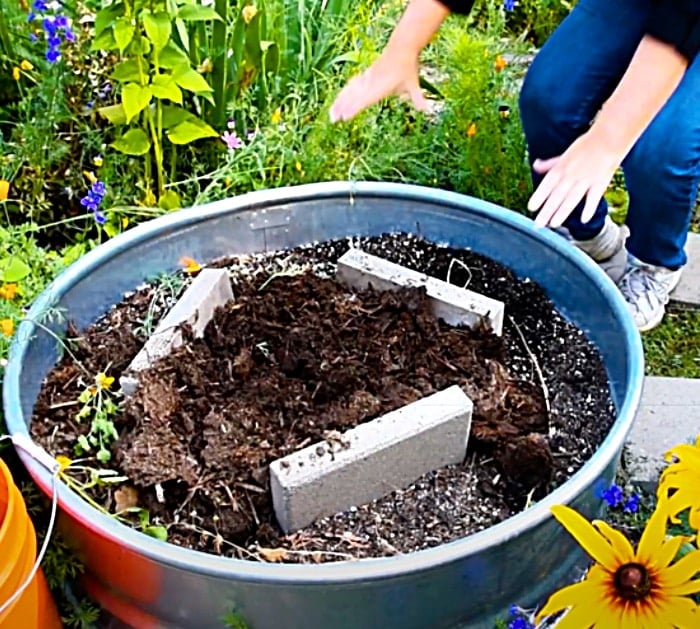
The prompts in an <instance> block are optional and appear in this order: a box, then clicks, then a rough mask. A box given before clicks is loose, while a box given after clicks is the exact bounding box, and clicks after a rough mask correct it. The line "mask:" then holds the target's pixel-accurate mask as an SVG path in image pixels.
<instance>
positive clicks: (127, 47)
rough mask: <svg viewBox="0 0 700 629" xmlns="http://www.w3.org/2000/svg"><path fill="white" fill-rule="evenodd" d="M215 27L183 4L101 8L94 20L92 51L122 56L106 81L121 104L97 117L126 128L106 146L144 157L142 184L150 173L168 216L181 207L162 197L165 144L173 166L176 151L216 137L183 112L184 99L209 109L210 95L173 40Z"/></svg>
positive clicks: (131, 1)
mask: <svg viewBox="0 0 700 629" xmlns="http://www.w3.org/2000/svg"><path fill="white" fill-rule="evenodd" d="M220 19H221V18H220V16H219V15H218V14H217V13H216V12H215V11H214V10H213V9H212V8H210V7H205V6H202V5H199V4H196V3H192V2H188V1H187V0H177V1H176V2H174V1H172V0H160V1H157V2H146V1H145V0H125V1H124V2H117V3H115V4H112V5H108V6H106V7H105V8H103V9H102V10H100V12H99V13H98V14H97V16H96V18H95V39H94V41H93V45H92V48H93V50H103V51H107V52H115V53H117V54H118V55H119V62H118V63H117V64H116V65H115V67H114V70H113V72H112V77H111V78H112V79H113V81H115V82H117V83H118V84H119V93H120V97H121V102H120V103H119V104H116V105H109V106H106V107H101V108H100V109H99V112H100V114H101V115H102V116H104V117H105V118H106V119H107V120H109V121H110V122H111V123H112V124H114V125H117V126H120V127H121V126H124V125H127V126H128V127H129V128H128V129H127V130H126V131H124V132H123V133H122V134H121V135H120V136H119V137H117V138H116V139H115V140H114V141H113V142H112V144H111V146H112V147H113V148H114V149H116V150H117V151H120V152H122V153H125V154H127V155H133V156H145V157H146V170H145V176H146V181H147V182H150V181H151V166H153V169H154V170H155V174H156V180H157V184H156V192H157V196H158V199H159V204H160V205H161V207H164V208H166V209H171V208H172V207H177V205H178V203H179V200H178V199H177V198H176V196H175V193H174V192H171V193H168V194H166V189H165V188H166V180H165V170H164V156H163V150H164V145H163V139H164V137H166V138H167V139H168V140H169V141H170V143H171V145H172V150H171V156H172V159H173V160H175V156H176V151H175V147H176V146H178V145H183V144H189V143H191V142H194V141H196V140H200V139H203V138H210V137H217V136H218V134H217V132H216V131H215V130H214V129H213V128H212V127H211V126H210V125H209V124H207V123H206V122H205V121H204V120H202V118H201V117H199V116H197V115H195V114H194V113H192V112H190V111H189V110H188V109H187V108H186V107H185V106H184V105H185V101H186V98H187V95H189V96H190V97H192V98H193V101H194V105H199V106H200V107H201V100H202V99H203V100H207V101H209V102H211V103H213V98H212V92H213V90H212V88H211V86H210V85H209V83H208V82H207V80H206V79H205V78H204V76H203V75H202V74H201V73H200V72H198V71H197V69H196V68H194V67H193V66H192V62H191V59H190V57H189V56H188V55H187V53H186V51H185V50H183V48H182V47H181V46H179V45H178V44H177V43H176V41H175V40H174V39H173V28H176V29H177V28H178V26H181V25H182V23H185V22H192V21H201V20H220ZM151 155H152V156H153V159H154V160H155V163H154V164H153V165H152V164H151V159H150V158H151Z"/></svg>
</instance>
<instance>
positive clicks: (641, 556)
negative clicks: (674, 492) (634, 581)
mask: <svg viewBox="0 0 700 629" xmlns="http://www.w3.org/2000/svg"><path fill="white" fill-rule="evenodd" d="M667 519H668V516H667V512H666V507H665V503H659V504H657V505H656V509H654V512H653V513H652V514H651V517H650V518H649V521H648V522H647V525H646V527H645V528H644V532H643V533H642V537H641V539H640V540H639V546H637V561H638V562H639V563H640V564H642V565H643V566H658V556H659V551H660V550H661V548H662V546H663V543H664V538H665V537H666V520H667Z"/></svg>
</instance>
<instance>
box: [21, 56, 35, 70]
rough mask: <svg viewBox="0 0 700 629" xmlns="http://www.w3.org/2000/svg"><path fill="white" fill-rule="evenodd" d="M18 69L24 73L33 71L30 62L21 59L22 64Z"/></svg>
mask: <svg viewBox="0 0 700 629" xmlns="http://www.w3.org/2000/svg"><path fill="white" fill-rule="evenodd" d="M19 67H20V68H22V70H24V71H25V72H31V71H32V70H33V69H34V66H33V65H32V64H31V62H29V61H27V60H26V59H22V63H20V64H19Z"/></svg>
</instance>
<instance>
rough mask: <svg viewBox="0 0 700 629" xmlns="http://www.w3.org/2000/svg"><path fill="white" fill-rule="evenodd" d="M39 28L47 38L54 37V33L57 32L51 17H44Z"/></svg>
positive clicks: (54, 19) (54, 21) (53, 19)
mask: <svg viewBox="0 0 700 629" xmlns="http://www.w3.org/2000/svg"><path fill="white" fill-rule="evenodd" d="M41 27H42V28H43V29H44V31H45V32H46V34H47V35H48V36H49V37H51V36H52V35H55V34H56V31H57V30H58V29H57V28H56V18H54V16H53V15H50V16H48V17H45V18H44V19H43V20H41Z"/></svg>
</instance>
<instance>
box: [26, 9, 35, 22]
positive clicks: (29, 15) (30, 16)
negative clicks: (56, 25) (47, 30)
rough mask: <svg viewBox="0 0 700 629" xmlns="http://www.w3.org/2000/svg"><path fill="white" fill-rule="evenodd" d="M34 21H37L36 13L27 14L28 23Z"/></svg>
mask: <svg viewBox="0 0 700 629" xmlns="http://www.w3.org/2000/svg"><path fill="white" fill-rule="evenodd" d="M34 20H36V13H34V12H32V11H30V12H29V13H27V22H33V21H34Z"/></svg>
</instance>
